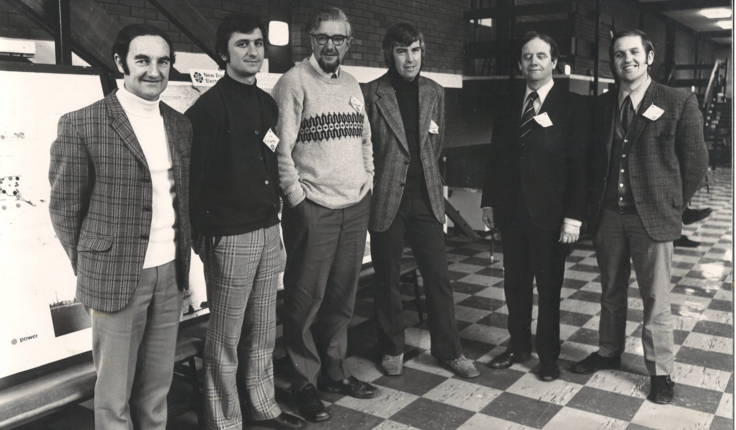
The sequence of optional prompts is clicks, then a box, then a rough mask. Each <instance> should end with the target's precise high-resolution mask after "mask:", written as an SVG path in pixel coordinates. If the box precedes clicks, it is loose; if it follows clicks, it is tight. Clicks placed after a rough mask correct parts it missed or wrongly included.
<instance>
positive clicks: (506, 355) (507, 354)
mask: <svg viewBox="0 0 736 430" xmlns="http://www.w3.org/2000/svg"><path fill="white" fill-rule="evenodd" d="M531 358H532V353H531V352H513V351H509V350H508V349H507V350H506V351H504V352H503V353H502V354H499V355H497V356H495V357H494V358H493V360H491V362H490V363H488V367H491V368H493V369H508V368H509V367H511V365H512V364H514V363H524V362H526V361H529V360H530V359H531Z"/></svg>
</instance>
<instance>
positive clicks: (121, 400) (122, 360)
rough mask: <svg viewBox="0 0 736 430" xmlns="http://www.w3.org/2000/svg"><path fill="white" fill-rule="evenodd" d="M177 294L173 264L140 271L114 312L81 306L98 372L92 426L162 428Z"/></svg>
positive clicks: (108, 429) (170, 373)
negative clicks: (132, 288) (127, 298)
mask: <svg viewBox="0 0 736 430" xmlns="http://www.w3.org/2000/svg"><path fill="white" fill-rule="evenodd" d="M181 301H182V293H181V291H179V289H178V288H177V285H176V264H175V262H174V261H171V262H169V263H166V264H163V265H161V266H158V267H152V268H149V269H143V270H142V271H141V278H140V280H139V281H138V285H137V286H136V289H135V293H133V297H132V298H131V299H130V301H129V302H128V305H127V306H126V307H125V308H123V309H122V310H120V311H118V312H114V313H107V312H101V311H97V310H94V309H91V308H88V307H85V309H86V310H87V313H88V314H89V315H90V318H91V319H92V357H93V358H94V362H95V369H96V370H97V383H96V384H95V399H94V408H95V428H96V429H103V430H133V429H136V430H153V429H157V430H164V429H165V428H166V417H167V408H166V395H167V394H168V393H169V388H170V387H171V379H172V378H173V371H174V354H175V352H176V335H177V332H178V330H179V317H180V315H181Z"/></svg>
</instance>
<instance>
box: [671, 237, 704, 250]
mask: <svg viewBox="0 0 736 430" xmlns="http://www.w3.org/2000/svg"><path fill="white" fill-rule="evenodd" d="M673 245H674V246H679V247H680V248H697V247H699V246H700V242H696V241H694V240H690V239H688V237H687V236H685V235H684V234H683V235H682V236H680V238H679V239H675V241H674V243H673Z"/></svg>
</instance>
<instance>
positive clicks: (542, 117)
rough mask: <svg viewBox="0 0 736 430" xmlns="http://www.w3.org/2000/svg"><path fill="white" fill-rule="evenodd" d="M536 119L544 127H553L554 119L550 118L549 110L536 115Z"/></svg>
mask: <svg viewBox="0 0 736 430" xmlns="http://www.w3.org/2000/svg"><path fill="white" fill-rule="evenodd" d="M534 121H536V122H537V124H539V125H541V126H542V127H544V128H547V127H552V120H551V119H549V115H547V112H545V113H540V114H539V115H537V116H535V117H534Z"/></svg>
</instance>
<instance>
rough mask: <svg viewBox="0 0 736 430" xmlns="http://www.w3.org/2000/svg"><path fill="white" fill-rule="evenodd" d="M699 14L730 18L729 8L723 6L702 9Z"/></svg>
mask: <svg viewBox="0 0 736 430" xmlns="http://www.w3.org/2000/svg"><path fill="white" fill-rule="evenodd" d="M700 14H701V15H703V16H704V17H706V18H710V19H717V18H731V15H732V12H731V9H728V8H725V7H717V8H712V9H702V10H701V11H700Z"/></svg>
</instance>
